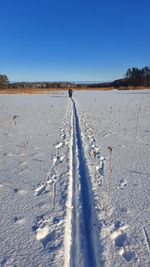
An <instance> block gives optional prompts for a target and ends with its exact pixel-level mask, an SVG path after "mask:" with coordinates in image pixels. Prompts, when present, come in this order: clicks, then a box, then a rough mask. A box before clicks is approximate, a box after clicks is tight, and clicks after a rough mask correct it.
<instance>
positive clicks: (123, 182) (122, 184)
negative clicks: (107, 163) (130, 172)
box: [118, 179, 127, 189]
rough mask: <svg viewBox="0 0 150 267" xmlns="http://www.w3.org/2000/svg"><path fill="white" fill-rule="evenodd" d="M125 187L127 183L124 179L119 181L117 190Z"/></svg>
mask: <svg viewBox="0 0 150 267" xmlns="http://www.w3.org/2000/svg"><path fill="white" fill-rule="evenodd" d="M125 186H127V181H126V180H125V179H121V180H120V184H119V186H118V187H119V189H123V188H124V187H125Z"/></svg>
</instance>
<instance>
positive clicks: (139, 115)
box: [0, 90, 150, 267]
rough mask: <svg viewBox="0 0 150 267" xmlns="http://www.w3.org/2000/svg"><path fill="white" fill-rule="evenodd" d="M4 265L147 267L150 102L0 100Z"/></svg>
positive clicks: (83, 96)
mask: <svg viewBox="0 0 150 267" xmlns="http://www.w3.org/2000/svg"><path fill="white" fill-rule="evenodd" d="M0 101H1V108H0V110H1V112H0V121H1V125H2V127H1V130H0V135H1V141H0V151H1V155H2V161H1V168H0V170H1V176H0V192H1V195H0V201H1V211H0V216H1V221H0V226H1V227H0V231H1V258H0V264H1V266H14V265H15V266H19V267H21V266H65V267H67V266H81V267H82V266H86V267H88V266H93V267H96V266H115V267H119V266H135V267H136V266H137V267H140V266H144V267H145V266H146V267H147V266H150V261H149V253H150V224H149V218H150V208H149V206H150V195H149V189H150V164H149V158H150V149H149V145H150V136H149V131H150V130H149V113H150V93H149V91H148V90H145V91H130V92H127V91H126V92H125V91H123V92H120V91H111V92H96V91H95V92H89V91H88V92H74V95H73V100H71V99H67V96H66V95H65V94H62V93H58V94H56V95H55V94H54V95H53V94H52V95H47V96H42V95H41V96H6V97H2V98H1V100H0Z"/></svg>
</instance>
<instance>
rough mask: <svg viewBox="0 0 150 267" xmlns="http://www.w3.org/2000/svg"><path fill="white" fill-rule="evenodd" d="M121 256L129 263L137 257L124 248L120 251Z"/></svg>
mask: <svg viewBox="0 0 150 267" xmlns="http://www.w3.org/2000/svg"><path fill="white" fill-rule="evenodd" d="M119 254H120V256H122V257H123V258H124V259H125V260H126V261H128V262H130V261H131V260H132V259H133V258H134V256H135V253H134V252H133V251H130V250H126V249H125V248H124V247H122V248H121V249H120V251H119Z"/></svg>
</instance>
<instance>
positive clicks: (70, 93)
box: [68, 89, 73, 97]
mask: <svg viewBox="0 0 150 267" xmlns="http://www.w3.org/2000/svg"><path fill="white" fill-rule="evenodd" d="M72 93H73V90H72V89H69V90H68V94H69V97H72Z"/></svg>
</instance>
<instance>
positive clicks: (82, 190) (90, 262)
mask: <svg viewBox="0 0 150 267" xmlns="http://www.w3.org/2000/svg"><path fill="white" fill-rule="evenodd" d="M72 108H73V112H72V126H71V127H72V135H71V139H72V140H71V147H70V152H71V154H70V168H71V170H70V183H71V184H72V188H71V190H72V191H70V192H69V194H70V207H71V210H72V214H71V218H70V219H71V229H70V230H71V231H70V234H71V237H70V240H71V242H70V252H69V251H68V253H69V255H68V258H69V260H68V264H69V265H70V266H71V267H75V266H86V267H88V266H93V267H95V266H97V263H96V262H97V261H96V252H95V249H94V247H95V245H96V244H95V238H94V232H93V231H94V228H93V225H94V215H93V213H94V212H93V209H92V208H93V203H92V198H91V192H90V181H89V178H90V177H89V173H88V168H87V164H86V159H85V154H84V148H83V143H82V137H81V131H80V125H79V118H78V113H77V109H76V105H75V102H74V100H72ZM68 264H66V266H67V265H68Z"/></svg>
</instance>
